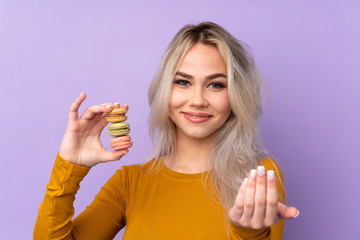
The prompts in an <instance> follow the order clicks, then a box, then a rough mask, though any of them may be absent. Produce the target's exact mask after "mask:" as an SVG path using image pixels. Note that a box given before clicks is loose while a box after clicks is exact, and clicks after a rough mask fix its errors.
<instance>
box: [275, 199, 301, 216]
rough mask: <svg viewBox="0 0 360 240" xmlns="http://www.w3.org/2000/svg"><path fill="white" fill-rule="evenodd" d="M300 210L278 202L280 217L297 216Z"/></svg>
mask: <svg viewBox="0 0 360 240" xmlns="http://www.w3.org/2000/svg"><path fill="white" fill-rule="evenodd" d="M299 213H300V211H299V210H298V209H296V208H295V207H287V206H286V205H285V204H283V203H280V202H279V203H278V214H279V217H280V218H281V219H284V218H285V219H291V218H295V217H297V216H299Z"/></svg>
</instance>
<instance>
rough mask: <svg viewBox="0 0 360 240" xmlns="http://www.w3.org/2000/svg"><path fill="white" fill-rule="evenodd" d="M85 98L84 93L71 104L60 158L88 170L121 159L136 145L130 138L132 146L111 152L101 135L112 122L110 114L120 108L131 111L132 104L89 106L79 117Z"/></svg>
mask: <svg viewBox="0 0 360 240" xmlns="http://www.w3.org/2000/svg"><path fill="white" fill-rule="evenodd" d="M85 99H86V95H85V93H81V94H80V96H79V97H78V98H77V99H76V100H75V101H74V102H73V103H72V104H71V107H70V111H69V119H68V124H67V128H66V131H65V135H64V138H63V141H62V143H61V147H60V152H59V154H60V156H61V157H62V158H64V159H66V160H67V161H69V162H71V163H73V164H77V165H81V166H86V167H92V166H95V165H96V164H98V163H101V162H109V161H116V160H119V159H120V158H121V157H122V156H123V155H125V154H127V153H128V152H129V150H128V149H127V148H128V147H131V145H132V142H131V138H130V137H129V136H128V138H127V139H128V140H126V141H127V142H128V143H129V144H127V145H125V146H123V147H121V148H117V149H119V150H117V151H108V150H106V149H105V148H104V147H103V146H102V144H101V139H100V135H101V132H102V130H103V129H104V127H105V126H106V125H107V123H108V122H107V121H106V117H107V115H106V114H107V113H109V112H111V111H112V110H113V109H117V108H121V109H126V110H127V109H128V105H124V106H120V104H118V103H104V104H100V105H94V106H90V107H88V108H87V109H86V110H85V111H84V113H83V114H82V115H81V117H79V114H78V110H79V108H80V105H81V103H82V102H83V101H84V100H85ZM129 138H130V139H129ZM125 147H126V148H125Z"/></svg>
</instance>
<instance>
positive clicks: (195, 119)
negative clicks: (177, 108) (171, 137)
mask: <svg viewBox="0 0 360 240" xmlns="http://www.w3.org/2000/svg"><path fill="white" fill-rule="evenodd" d="M181 113H182V114H184V117H185V118H186V119H187V120H188V121H190V122H192V123H203V122H206V121H208V120H209V119H210V118H212V117H213V115H211V114H207V113H199V112H181Z"/></svg>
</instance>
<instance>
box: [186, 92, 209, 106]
mask: <svg viewBox="0 0 360 240" xmlns="http://www.w3.org/2000/svg"><path fill="white" fill-rule="evenodd" d="M189 102H190V106H193V107H207V106H208V101H207V98H206V93H205V92H204V89H203V88H202V87H196V88H194V89H193V91H192V92H191V97H190V101H189Z"/></svg>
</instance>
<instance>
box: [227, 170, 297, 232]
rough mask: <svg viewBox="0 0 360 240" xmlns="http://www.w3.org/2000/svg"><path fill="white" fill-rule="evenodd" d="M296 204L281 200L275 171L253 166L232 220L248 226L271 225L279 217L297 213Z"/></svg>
mask: <svg viewBox="0 0 360 240" xmlns="http://www.w3.org/2000/svg"><path fill="white" fill-rule="evenodd" d="M298 214H299V211H298V210H297V209H296V208H295V207H287V206H285V205H284V204H282V203H281V202H278V192H277V187H276V177H275V174H274V171H272V170H271V171H268V172H267V174H265V168H264V167H263V166H259V167H258V168H257V171H256V170H255V169H252V170H251V171H250V173H249V176H248V178H246V179H245V180H244V181H243V183H242V184H241V186H240V189H239V192H238V194H237V196H236V200H235V203H234V206H233V207H232V208H231V209H230V211H229V217H230V220H231V221H232V222H233V223H234V224H235V225H237V226H239V227H243V228H249V229H260V228H264V227H270V226H272V225H274V224H275V223H277V222H279V221H280V220H282V219H284V218H286V219H290V218H294V217H297V215H298Z"/></svg>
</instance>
